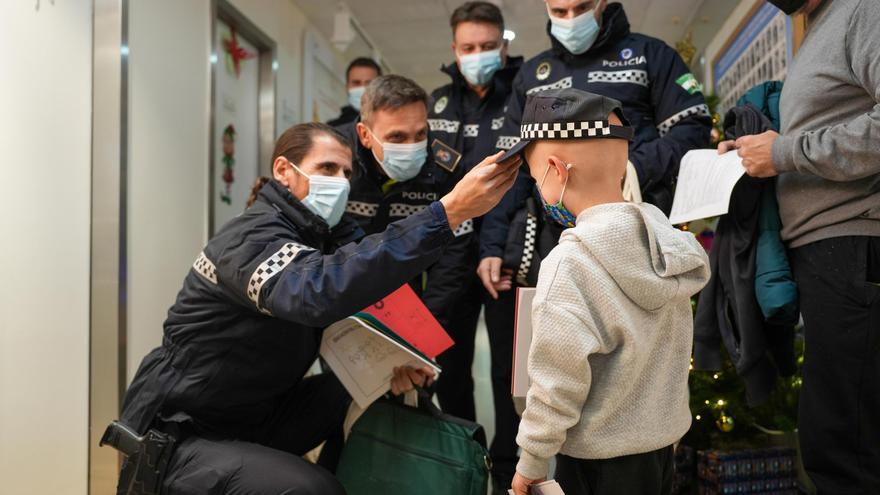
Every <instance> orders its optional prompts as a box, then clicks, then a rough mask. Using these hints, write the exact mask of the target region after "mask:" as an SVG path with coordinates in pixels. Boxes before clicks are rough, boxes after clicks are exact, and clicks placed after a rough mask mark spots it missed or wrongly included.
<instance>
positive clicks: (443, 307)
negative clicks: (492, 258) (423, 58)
mask: <svg viewBox="0 0 880 495" xmlns="http://www.w3.org/2000/svg"><path fill="white" fill-rule="evenodd" d="M427 106H428V95H427V93H425V90H424V89H422V88H421V87H420V86H419V85H418V84H416V83H415V82H413V81H412V80H410V79H407V78H405V77H402V76H398V75H387V76H381V77H379V78H377V79H375V80H374V81H373V82H371V83H370V85H369V86H367V89H366V92H365V93H364V96H363V100H362V106H361V112H360V117H359V119H358V120H357V121H355V122H352V123H350V124H348V125H346V126H343V127H341V128H340V131H341V132H342V133H343V134H344V135H345V136H346V137H347V138H348V139H349V141H350V144H351V146H352V148H351V152H352V162H353V174H352V178H351V193H350V194H349V197H348V205H347V207H346V213H347V214H348V216H349V217H350V218H352V219H354V220H355V221H356V222H357V223H358V224H359V225H360V227H361V228H362V229H363V230H364V231H365V232H366V233H368V234H371V233H374V232H382V231H383V230H385V229H386V228H387V226H388V225H389V224H390V223H392V222H395V221H397V220H401V219H403V218H407V217H409V216H411V215H413V214H416V213H418V212H421V211H422V210H424V209H425V208H427V207H428V206H429V205H430V204H431V203H432V202H434V201H437V200H438V199H440V198H441V197H442V196H443V195H444V194H446V193H447V192H449V191H450V190H451V189H452V187H453V186H454V185H455V183H456V182H457V180H458V179H460V178H461V172H462V170H463V168H455V167H449V168H447V167H443V166H441V165H440V163H439V162H437V161H436V160H435V159H434V157H433V156H432V154H431V152H430V148H429V146H428V121H427V114H428V108H427ZM489 151H492V150H489ZM473 232H474V221H473V220H472V219H468V220H466V221H465V222H463V223H462V224H461V226H460V227H458V229H456V230H455V232H454V235H455V239H454V240H453V241H452V242H450V243H449V245H448V246H447V247H446V250H445V251H444V253H443V256H442V257H441V258H440V259H439V260H438V261H437V262H436V263H434V264H433V265H432V266H430V267H429V268H428V269H427V270H426V271H425V272H424V273H422V274H420V275H419V277H417V278H416V279H414V280H412V281H411V284H410V285H411V286H412V287H413V289H414V290H415V291H416V293H417V294H419V295H420V297H421V299H422V301H423V302H424V303H425V305H426V306H427V307H428V309H429V310H430V311H431V313H432V314H433V315H434V316H435V318H437V320H438V321H439V322H440V324H441V325H442V326H443V327H444V328H449V318H450V315H452V314H454V312H455V310H456V308H455V307H454V302H455V301H456V300H457V299H458V298H459V296H460V294H461V292H462V289H463V287H462V284H463V283H464V280H466V279H467V277H466V275H467V274H468V273H469V271H470V268H469V266H468V265H467V263H466V256H467V255H468V254H469V253H471V252H472V251H469V249H471V247H472V246H473V245H474V240H473ZM456 342H457V339H456ZM441 365H442V363H441Z"/></svg>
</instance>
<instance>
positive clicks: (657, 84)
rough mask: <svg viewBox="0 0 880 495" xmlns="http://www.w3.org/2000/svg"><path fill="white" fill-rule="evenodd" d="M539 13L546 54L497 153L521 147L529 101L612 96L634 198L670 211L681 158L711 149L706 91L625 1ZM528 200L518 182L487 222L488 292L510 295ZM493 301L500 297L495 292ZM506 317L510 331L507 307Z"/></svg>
mask: <svg viewBox="0 0 880 495" xmlns="http://www.w3.org/2000/svg"><path fill="white" fill-rule="evenodd" d="M545 6H546V9H547V15H548V16H549V21H548V23H547V33H548V35H549V36H550V42H551V45H552V47H551V48H550V49H549V50H547V51H545V52H542V53H540V54H538V55H537V56H535V57H534V58H532V59H530V60H528V61H527V62H526V63H524V64H523V66H522V68H520V72H519V75H518V76H517V77H516V79H515V80H514V83H513V85H514V88H513V91H512V93H511V96H510V99H509V100H508V103H507V114H506V117H505V120H504V126H503V128H502V129H501V130H500V132H499V134H500V135H499V137H498V141H497V146H498V148H499V149H510V148H511V147H512V146H513V145H514V144H516V143H517V142H518V141H519V135H520V128H519V126H520V120H521V117H522V109H523V105H524V102H525V100H526V96H527V95H530V94H533V93H536V92H539V91H543V90H547V89H555V88H570V87H573V88H577V89H582V90H584V91H588V92H591V93H596V94H600V95H604V96H608V97H611V98H614V99H616V100H618V101H620V102H621V104H622V105H623V111H624V114H625V116H626V118H627V120H629V122H631V123H632V125H633V128H634V129H635V137H634V138H633V140H632V141H631V143H630V145H629V157H630V162H631V163H630V166H629V170H628V174H627V182H630V179H631V178H632V176H633V175H635V176H637V178H638V186H639V187H635V185H633V188H634V189H635V191H637V192H640V194H633V196H634V197H636V198H638V197H639V196H640V197H641V199H643V200H644V201H645V202H648V203H651V204H653V205H655V206H657V207H659V208H660V209H661V210H663V211H665V212H666V213H668V212H669V210H670V208H671V207H672V197H673V187H674V183H675V179H676V178H677V176H678V167H679V162H680V161H681V158H682V156H684V154H685V153H687V152H688V151H690V150H692V149H697V148H705V147H707V146H708V145H709V131H710V129H711V124H712V121H711V118H710V116H709V109H708V107H707V106H706V102H705V99H704V98H703V94H702V92H701V91H702V87H701V86H700V84H699V83H698V82H697V80H696V79H695V78H694V76H693V74H691V73H690V71H689V69H688V68H687V66H686V65H685V64H684V62H683V61H682V59H681V57H680V56H679V55H678V53H676V52H675V50H673V49H672V48H671V47H669V46H668V45H667V44H666V43H664V42H662V41H660V40H658V39H655V38H651V37H648V36H644V35H641V34H637V33H633V32H631V31H630V29H629V21H628V20H627V18H626V13H625V12H624V10H623V6H622V5H621V4H619V3H616V2H615V3H607V1H606V0H545ZM632 182H635V181H634V180H633V181H632ZM530 197H532V198H535V200H536V201H538V198H537V197H536V196H535V191H534V181H533V180H532V179H531V178H529V177H524V176H520V178H519V179H518V181H517V184H516V185H515V186H514V188H513V190H511V191H510V192H509V193H508V194H507V195H506V196H505V198H504V199H503V200H502V202H501V203H500V204H499V205H498V207H496V208H495V209H493V210H492V211H491V212H490V213H489V214H487V215H486V216H485V217H484V218H483V223H482V226H481V231H480V266H479V268H478V273H479V275H480V279H481V280H482V282H483V284H484V285H485V287H486V288H487V289H488V290H489V292H490V293H491V292H493V291H510V289H511V286H512V285H514V284H515V281H514V282H513V283H512V281H511V275H510V270H511V269H512V268H516V267H508V266H505V267H502V264H503V258H504V257H505V251H506V248H507V247H508V246H507V244H508V234H509V228H510V224H511V220H512V219H513V218H514V216H515V215H516V212H517V211H519V210H521V209H523V205H524V204H525V202H526V199H527V198H530ZM566 226H567V225H563V226H561V227H566ZM557 235H558V233H557ZM526 242H528V241H526ZM551 242H552V241H551ZM541 254H542V253H536V255H535V256H536V257H540V255H541ZM524 259H525V258H524ZM518 278H519V277H518ZM499 297H501V298H503V297H504V295H503V294H501V293H499ZM508 297H510V296H508ZM507 314H508V318H509V323H508V324H509V325H510V326H512V325H513V314H512V310H511V311H508V313H507Z"/></svg>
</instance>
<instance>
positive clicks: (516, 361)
mask: <svg viewBox="0 0 880 495" xmlns="http://www.w3.org/2000/svg"><path fill="white" fill-rule="evenodd" d="M534 298H535V289H534V288H533V287H520V288H518V289H516V334H515V337H514V343H513V384H512V389H513V390H512V391H511V392H512V393H513V396H514V397H525V396H526V394H527V393H528V391H529V386H530V385H531V384H532V382H531V380H529V369H528V363H529V347H531V345H532V300H533V299H534Z"/></svg>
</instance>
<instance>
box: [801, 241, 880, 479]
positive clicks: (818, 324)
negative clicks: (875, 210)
mask: <svg viewBox="0 0 880 495" xmlns="http://www.w3.org/2000/svg"><path fill="white" fill-rule="evenodd" d="M791 262H792V269H793V272H794V276H795V281H796V282H797V284H798V291H799V292H800V305H801V312H802V314H803V317H804V331H805V346H806V349H805V350H806V352H805V355H804V369H803V370H804V383H803V388H802V389H801V397H800V406H799V410H798V431H799V437H800V445H801V450H802V452H803V459H804V467H805V468H806V470H807V473H808V474H809V475H810V479H812V481H813V483H815V485H816V488H817V489H818V491H819V493H820V494H823V495H824V494H834V495H849V494H864V495H867V494H878V493H880V237H839V238H834V239H827V240H822V241H818V242H813V243H810V244H807V245H805V246H802V247H799V248H795V249H793V250H792V251H791Z"/></svg>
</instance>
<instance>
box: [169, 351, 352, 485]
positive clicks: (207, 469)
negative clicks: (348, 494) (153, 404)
mask: <svg viewBox="0 0 880 495" xmlns="http://www.w3.org/2000/svg"><path fill="white" fill-rule="evenodd" d="M254 365H255V366H258V365H259V364H258V363H255V364H254ZM350 401H351V399H350V397H349V396H348V393H347V392H346V391H345V389H344V388H343V387H342V385H341V384H340V383H339V381H338V380H337V379H336V377H335V376H334V375H332V374H322V375H317V376H314V377H310V378H306V379H304V380H303V381H302V382H300V384H299V385H298V386H297V387H295V388H294V389H293V390H291V393H290V395H289V396H288V397H287V398H286V400H285V401H284V402H283V403H282V404H281V406H280V408H279V410H278V413H277V414H276V415H275V417H274V418H273V419H272V420H271V421H269V422H268V423H267V424H265V425H262V426H260V427H258V428H254V429H253V430H252V431H240V432H239V433H237V434H236V435H234V436H232V435H221V434H207V433H204V432H203V433H195V434H192V435H190V436H188V437H187V438H185V439H184V441H183V442H182V443H181V444H180V445H179V446H178V447H177V449H176V451H175V452H174V455H173V456H172V458H171V462H170V464H169V469H168V475H167V477H166V479H165V483H164V485H163V486H164V490H163V493H164V494H167V495H190V494H192V495H196V494H199V495H215V494H254V495H256V494H267V495H268V494H272V495H276V494H294V493H295V494H309V495H312V494H314V495H334V494H340V495H344V494H345V491H344V490H343V488H342V486H341V485H340V484H339V482H337V481H336V479H335V478H334V477H333V475H332V474H331V471H332V470H333V469H335V467H336V463H337V462H338V460H339V454H340V452H341V447H342V424H343V421H344V419H345V414H346V411H347V409H348V404H349V403H350ZM323 441H327V443H326V444H325V446H324V450H323V451H322V454H321V459H320V461H319V464H320V465H314V464H310V463H308V462H306V461H305V460H303V459H302V457H301V456H302V455H303V454H305V453H306V452H309V451H310V450H312V449H314V448H315V447H317V446H318V445H320V444H321V442H323Z"/></svg>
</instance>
